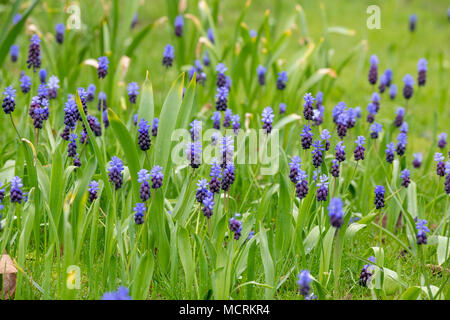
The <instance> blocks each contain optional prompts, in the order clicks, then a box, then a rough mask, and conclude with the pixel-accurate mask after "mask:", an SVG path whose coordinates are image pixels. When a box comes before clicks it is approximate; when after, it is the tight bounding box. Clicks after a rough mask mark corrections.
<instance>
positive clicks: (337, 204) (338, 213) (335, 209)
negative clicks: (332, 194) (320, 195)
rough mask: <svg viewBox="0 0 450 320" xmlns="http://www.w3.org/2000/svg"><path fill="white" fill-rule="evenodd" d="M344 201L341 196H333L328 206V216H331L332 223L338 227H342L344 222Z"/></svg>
mask: <svg viewBox="0 0 450 320" xmlns="http://www.w3.org/2000/svg"><path fill="white" fill-rule="evenodd" d="M343 206H344V204H343V202H342V200H341V199H340V198H333V199H331V200H330V204H329V206H328V216H329V217H330V224H331V225H332V226H333V227H335V228H336V229H338V228H340V227H341V226H342V224H343V223H344V211H343V210H342V209H343Z"/></svg>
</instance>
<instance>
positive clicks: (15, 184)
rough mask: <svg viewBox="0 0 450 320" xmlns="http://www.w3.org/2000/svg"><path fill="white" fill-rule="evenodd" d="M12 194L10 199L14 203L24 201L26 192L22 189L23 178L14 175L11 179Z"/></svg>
mask: <svg viewBox="0 0 450 320" xmlns="http://www.w3.org/2000/svg"><path fill="white" fill-rule="evenodd" d="M10 182H11V195H10V199H11V202H12V203H19V204H20V203H22V200H24V194H23V191H22V188H23V183H22V179H20V177H18V176H14V177H13V178H12V179H11V181H10Z"/></svg>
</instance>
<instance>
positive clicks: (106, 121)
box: [103, 110, 109, 129]
mask: <svg viewBox="0 0 450 320" xmlns="http://www.w3.org/2000/svg"><path fill="white" fill-rule="evenodd" d="M103 125H104V126H105V129H106V128H108V127H109V119H108V112H107V111H106V110H103Z"/></svg>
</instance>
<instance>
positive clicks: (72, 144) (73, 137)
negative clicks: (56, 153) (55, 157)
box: [67, 133, 81, 167]
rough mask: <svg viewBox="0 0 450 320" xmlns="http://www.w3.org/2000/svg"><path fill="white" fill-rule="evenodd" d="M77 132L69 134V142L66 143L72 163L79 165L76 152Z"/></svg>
mask: <svg viewBox="0 0 450 320" xmlns="http://www.w3.org/2000/svg"><path fill="white" fill-rule="evenodd" d="M77 138H78V136H77V134H75V133H72V134H70V135H69V144H68V145H67V155H68V156H69V157H70V158H72V159H73V165H74V166H76V167H81V161H80V158H79V156H78V153H77Z"/></svg>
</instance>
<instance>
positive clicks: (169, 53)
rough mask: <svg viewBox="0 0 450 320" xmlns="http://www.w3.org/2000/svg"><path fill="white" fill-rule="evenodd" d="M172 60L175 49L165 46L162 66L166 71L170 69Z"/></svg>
mask: <svg viewBox="0 0 450 320" xmlns="http://www.w3.org/2000/svg"><path fill="white" fill-rule="evenodd" d="M174 58H175V49H174V48H173V46H171V45H170V44H168V45H166V47H165V48H164V52H163V59H162V65H163V66H165V67H166V69H167V68H169V67H171V66H172V64H173V59H174Z"/></svg>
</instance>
